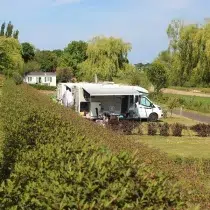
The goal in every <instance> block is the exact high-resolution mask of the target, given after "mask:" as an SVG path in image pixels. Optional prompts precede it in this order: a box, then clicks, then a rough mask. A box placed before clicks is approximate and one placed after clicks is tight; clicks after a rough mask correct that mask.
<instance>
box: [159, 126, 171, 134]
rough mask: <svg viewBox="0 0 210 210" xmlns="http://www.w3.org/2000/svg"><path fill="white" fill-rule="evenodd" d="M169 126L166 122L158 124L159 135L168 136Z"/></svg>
mask: <svg viewBox="0 0 210 210" xmlns="http://www.w3.org/2000/svg"><path fill="white" fill-rule="evenodd" d="M169 129H170V126H169V124H168V123H164V124H160V135H161V136H169Z"/></svg>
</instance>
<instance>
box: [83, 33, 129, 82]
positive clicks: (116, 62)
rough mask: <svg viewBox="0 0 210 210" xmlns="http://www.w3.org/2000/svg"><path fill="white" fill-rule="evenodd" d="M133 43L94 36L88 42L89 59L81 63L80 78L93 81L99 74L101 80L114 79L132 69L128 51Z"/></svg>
mask: <svg viewBox="0 0 210 210" xmlns="http://www.w3.org/2000/svg"><path fill="white" fill-rule="evenodd" d="M130 50H131V45H130V44H129V43H126V42H124V41H123V40H122V39H118V38H114V37H109V38H107V37H101V36H98V37H94V38H93V39H92V40H91V41H89V43H88V48H87V57H88V58H87V60H86V61H84V62H83V63H82V64H80V65H79V68H80V74H81V75H80V78H81V79H83V80H88V81H91V80H93V79H94V75H95V74H97V76H98V78H99V79H100V80H110V81H111V80H112V79H113V77H116V76H117V75H118V74H119V73H121V72H124V71H126V70H128V69H130V66H129V64H128V58H127V55H128V52H129V51H130Z"/></svg>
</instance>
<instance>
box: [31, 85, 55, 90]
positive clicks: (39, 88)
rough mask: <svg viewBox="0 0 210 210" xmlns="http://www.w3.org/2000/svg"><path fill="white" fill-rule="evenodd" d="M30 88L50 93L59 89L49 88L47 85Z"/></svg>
mask: <svg viewBox="0 0 210 210" xmlns="http://www.w3.org/2000/svg"><path fill="white" fill-rule="evenodd" d="M30 86H31V87H33V88H35V89H37V90H49V91H55V90H56V88H57V87H54V86H47V85H30Z"/></svg>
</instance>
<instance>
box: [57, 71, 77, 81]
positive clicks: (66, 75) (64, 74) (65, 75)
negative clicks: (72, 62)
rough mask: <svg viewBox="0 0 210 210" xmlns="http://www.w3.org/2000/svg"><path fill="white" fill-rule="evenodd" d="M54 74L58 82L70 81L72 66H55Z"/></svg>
mask: <svg viewBox="0 0 210 210" xmlns="http://www.w3.org/2000/svg"><path fill="white" fill-rule="evenodd" d="M56 76H57V81H58V82H70V81H71V79H72V77H73V71H72V68H70V67H63V68H57V69H56Z"/></svg>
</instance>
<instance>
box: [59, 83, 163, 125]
mask: <svg viewBox="0 0 210 210" xmlns="http://www.w3.org/2000/svg"><path fill="white" fill-rule="evenodd" d="M66 88H69V89H70V90H71V93H72V96H73V97H72V98H73V102H72V104H73V105H74V107H75V111H76V112H78V113H80V114H81V115H83V116H85V117H86V118H89V119H93V120H95V119H102V118H103V117H104V116H112V115H115V116H118V117H119V118H122V119H149V120H151V121H157V120H158V119H160V118H162V116H163V112H162V109H161V108H160V106H158V105H156V104H153V103H152V102H151V101H150V100H149V99H148V98H147V95H148V91H147V90H145V89H144V88H141V87H138V86H128V85H118V84H113V83H61V84H59V85H58V89H57V100H58V101H62V97H63V94H64V93H65V91H66Z"/></svg>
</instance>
